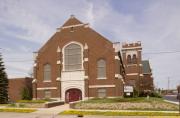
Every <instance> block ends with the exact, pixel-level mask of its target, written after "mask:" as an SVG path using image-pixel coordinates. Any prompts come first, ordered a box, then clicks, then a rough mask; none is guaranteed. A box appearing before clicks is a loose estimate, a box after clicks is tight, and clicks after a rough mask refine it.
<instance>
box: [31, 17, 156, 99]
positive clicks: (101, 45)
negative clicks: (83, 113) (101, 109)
mask: <svg viewBox="0 0 180 118" xmlns="http://www.w3.org/2000/svg"><path fill="white" fill-rule="evenodd" d="M141 50H142V47H141V43H140V42H137V43H134V44H123V45H121V44H120V43H113V42H111V41H110V40H108V39H106V38H105V37H103V36H102V35H100V34H99V33H97V32H96V31H94V30H93V29H92V28H90V26H89V24H85V23H82V22H81V21H79V20H78V19H76V18H75V17H74V16H73V15H72V16H71V17H70V18H69V19H68V20H67V21H66V22H65V23H64V25H63V26H62V27H60V28H58V29H57V32H56V33H55V34H54V35H53V36H52V37H51V38H50V39H49V40H48V41H47V43H46V44H45V45H44V46H43V47H42V48H40V50H39V51H38V52H37V53H36V54H35V55H36V56H35V63H34V80H33V98H36V99H42V98H54V99H58V100H62V101H65V102H72V101H77V100H85V99H88V98H93V97H118V96H123V89H124V85H132V86H134V87H135V88H137V90H140V89H141V88H142V87H140V86H141V84H142V82H141V81H142V78H143V77H144V74H146V75H148V77H147V78H149V75H150V78H151V71H150V70H149V71H150V72H149V73H143V65H142V60H141ZM147 80H148V79H147ZM151 80H153V79H151ZM145 83H146V82H145Z"/></svg>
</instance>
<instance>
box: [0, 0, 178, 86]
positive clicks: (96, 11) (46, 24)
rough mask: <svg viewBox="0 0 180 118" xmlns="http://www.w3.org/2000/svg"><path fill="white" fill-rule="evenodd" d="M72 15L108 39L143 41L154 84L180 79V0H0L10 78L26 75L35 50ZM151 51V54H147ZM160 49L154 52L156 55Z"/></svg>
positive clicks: (1, 38) (0, 43) (0, 42)
mask: <svg viewBox="0 0 180 118" xmlns="http://www.w3.org/2000/svg"><path fill="white" fill-rule="evenodd" d="M71 14H74V15H75V16H76V17H77V18H78V19H80V20H81V21H82V22H84V23H90V26H91V27H92V28H93V29H95V30H96V31H98V32H99V33H101V34H102V35H104V36H105V37H107V38H108V39H109V40H111V41H112V42H116V41H119V42H135V41H141V42H142V46H143V59H149V60H150V63H151V66H152V70H153V76H154V83H155V85H156V86H158V87H160V88H167V78H168V77H169V78H170V87H171V88H175V87H176V85H177V84H180V72H179V71H180V52H177V53H158V52H167V51H173V52H174V51H180V23H179V21H180V0H0V48H2V49H0V51H1V52H2V54H3V58H4V61H5V65H6V70H7V73H8V76H9V78H13V77H23V76H28V73H30V72H31V70H32V65H33V54H32V53H33V52H34V51H37V50H38V49H39V48H40V47H41V46H42V45H43V44H44V43H45V42H46V41H47V40H48V39H49V38H50V37H51V36H52V35H53V33H55V32H56V28H58V27H60V26H61V25H62V24H63V23H64V22H65V21H66V20H67V19H68V18H69V17H70V15H71ZM151 53H153V54H151ZM154 53H158V54H154Z"/></svg>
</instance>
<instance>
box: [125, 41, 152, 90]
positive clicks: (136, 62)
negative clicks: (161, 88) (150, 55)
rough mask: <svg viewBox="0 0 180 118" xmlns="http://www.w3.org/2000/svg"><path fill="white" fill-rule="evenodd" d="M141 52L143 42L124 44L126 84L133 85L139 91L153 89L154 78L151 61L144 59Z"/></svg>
mask: <svg viewBox="0 0 180 118" xmlns="http://www.w3.org/2000/svg"><path fill="white" fill-rule="evenodd" d="M141 52H142V46H141V42H136V43H129V44H127V43H125V44H123V45H122V53H123V63H124V66H125V72H126V77H125V78H126V79H125V80H126V85H131V86H133V87H134V88H135V90H136V91H138V92H143V91H153V90H154V86H153V78H152V72H151V68H150V65H149V61H143V60H142V53H141ZM144 62H146V63H144Z"/></svg>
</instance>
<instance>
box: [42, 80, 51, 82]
mask: <svg viewBox="0 0 180 118" xmlns="http://www.w3.org/2000/svg"><path fill="white" fill-rule="evenodd" d="M43 82H51V81H50V80H46V81H43Z"/></svg>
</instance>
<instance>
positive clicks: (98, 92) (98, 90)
mask: <svg viewBox="0 0 180 118" xmlns="http://www.w3.org/2000/svg"><path fill="white" fill-rule="evenodd" d="M100 90H104V92H100ZM100 93H103V94H105V96H103V97H101V96H100V95H99V94H100ZM97 96H98V98H105V97H107V89H106V88H98V89H97Z"/></svg>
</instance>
